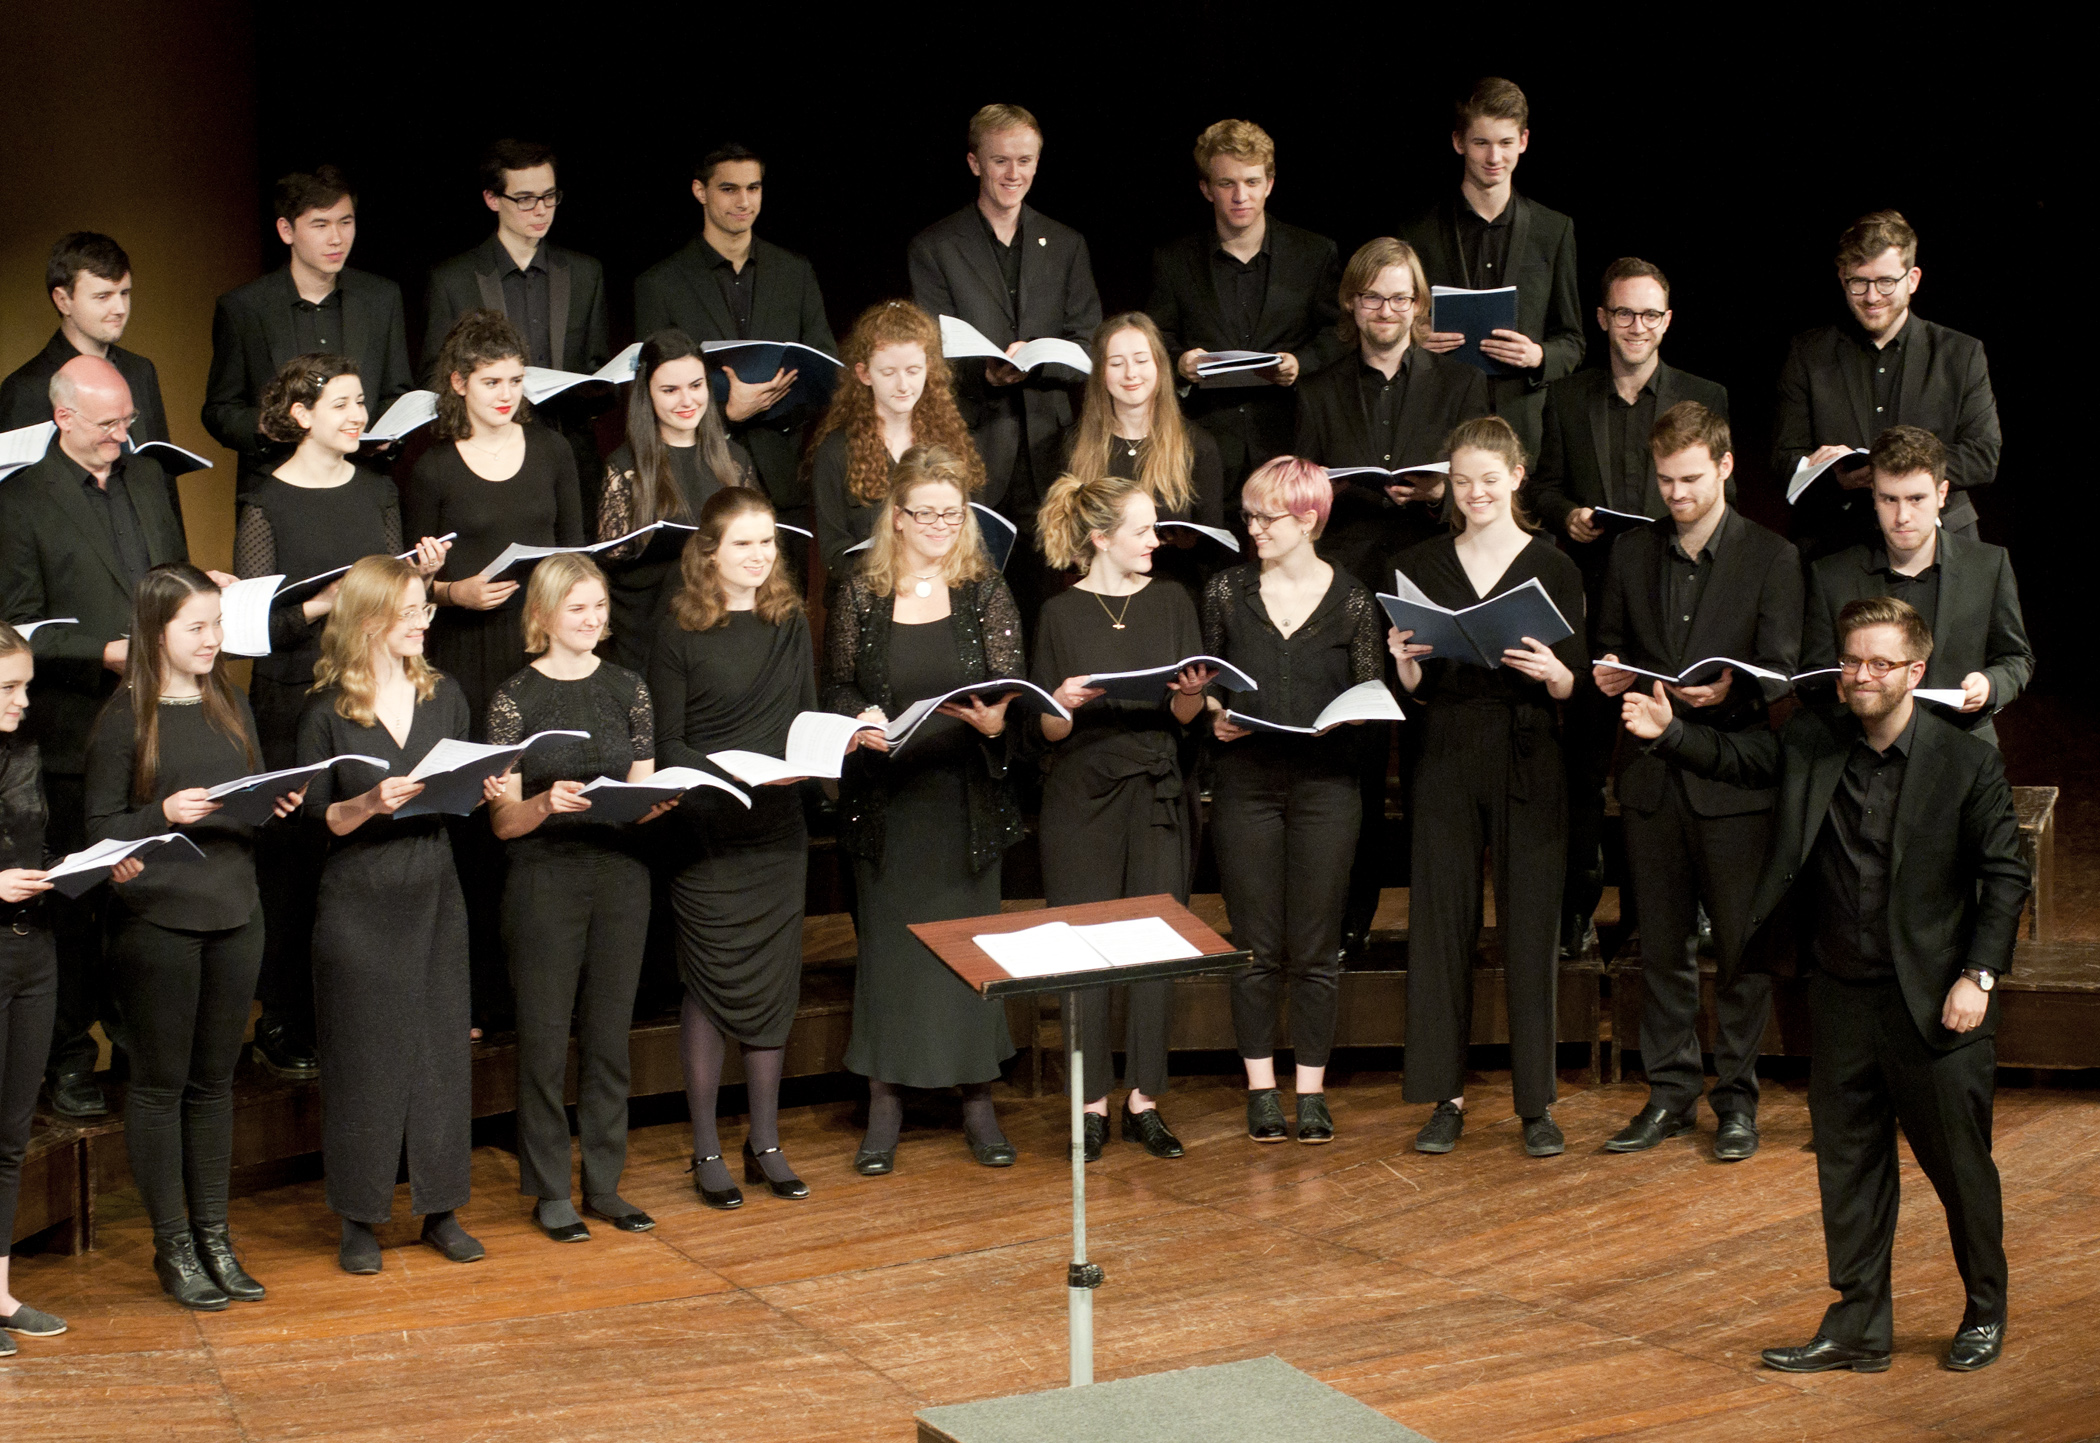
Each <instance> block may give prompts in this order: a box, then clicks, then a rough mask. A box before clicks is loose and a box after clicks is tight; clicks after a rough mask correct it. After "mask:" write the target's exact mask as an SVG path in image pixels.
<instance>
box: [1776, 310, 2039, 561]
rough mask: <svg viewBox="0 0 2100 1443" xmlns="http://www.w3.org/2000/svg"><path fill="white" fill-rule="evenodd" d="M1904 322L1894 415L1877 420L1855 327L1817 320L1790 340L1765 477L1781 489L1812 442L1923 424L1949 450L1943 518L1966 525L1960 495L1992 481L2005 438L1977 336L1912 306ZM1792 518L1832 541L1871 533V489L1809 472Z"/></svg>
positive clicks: (1846, 442)
mask: <svg viewBox="0 0 2100 1443" xmlns="http://www.w3.org/2000/svg"><path fill="white" fill-rule="evenodd" d="M1903 324H1904V329H1905V330H1908V331H1911V332H1912V335H1911V337H1910V339H1909V341H1908V342H1906V353H1905V356H1904V361H1903V375H1902V378H1901V379H1902V386H1901V389H1900V390H1898V392H1897V393H1896V405H1895V413H1894V414H1893V415H1885V416H1877V415H1876V414H1875V413H1874V391H1873V386H1872V377H1871V376H1870V375H1869V374H1868V370H1867V360H1866V357H1865V353H1864V352H1863V351H1862V350H1861V349H1860V346H1859V343H1858V342H1857V340H1855V339H1854V338H1855V337H1856V336H1857V335H1858V334H1859V333H1858V331H1857V329H1856V328H1855V327H1854V326H1852V325H1851V324H1850V323H1847V324H1844V325H1836V326H1824V327H1822V328H1821V329H1820V330H1814V331H1804V332H1802V333H1801V334H1800V335H1798V336H1796V337H1794V343H1793V345H1792V346H1790V347H1789V348H1788V350H1787V354H1786V365H1785V366H1783V367H1782V368H1781V369H1780V372H1779V401H1778V406H1777V409H1776V411H1775V413H1774V415H1773V417H1772V476H1773V479H1774V480H1776V481H1778V482H1779V483H1780V484H1781V485H1784V484H1785V483H1786V480H1787V478H1789V477H1791V476H1792V475H1793V474H1794V466H1795V464H1796V463H1797V462H1799V461H1800V459H1801V458H1802V457H1804V456H1806V455H1808V454H1809V453H1810V452H1811V451H1813V450H1815V449H1816V448H1817V447H1818V446H1871V445H1873V444H1874V438H1875V437H1876V436H1879V435H1880V434H1881V433H1882V432H1883V431H1885V430H1887V429H1888V428H1889V427H1891V426H1922V427H1924V428H1925V429H1926V430H1928V431H1930V432H1932V434H1933V435H1935V436H1937V437H1939V438H1940V442H1941V444H1942V445H1944V446H1945V447H1946V448H1947V480H1948V481H1949V482H1950V483H1951V490H1950V493H1949V495H1948V498H1947V509H1946V511H1945V512H1944V513H1943V515H1942V517H1941V520H1942V522H1943V524H1945V525H1946V526H1948V527H1949V528H1951V529H1955V530H1961V531H1973V530H1974V529H1975V526H1976V507H1975V504H1974V503H1973V502H1971V501H1970V499H1969V497H1968V496H1967V494H1966V493H1967V492H1969V491H1971V490H1974V489H1975V488H1977V487H1979V486H1988V485H1990V484H1991V482H1992V481H1993V480H1995V479H1997V475H1998V452H1999V450H2000V449H2001V448H2002V446H2003V444H2004V443H2003V438H2002V437H2001V436H2000V434H1999V431H1998V401H1997V398H1996V397H1995V396H1993V395H1992V394H1991V368H1990V363H1989V362H1988V361H1987V360H1986V359H1985V358H1984V354H1983V342H1981V341H1979V340H1977V339H1976V338H1975V337H1974V336H1965V335H1963V334H1962V333H1961V332H1960V331H1956V330H1950V329H1949V328H1947V327H1946V326H1942V325H1938V324H1936V323H1934V322H1932V321H1928V320H1926V319H1925V318H1924V317H1923V316H1921V315H1919V314H1917V312H1915V311H1913V312H1912V313H1911V317H1910V319H1909V320H1907V321H1905V322H1904V323H1903ZM1797 514H1798V515H1800V516H1801V517H1802V518H1803V524H1804V525H1805V526H1806V527H1807V528H1808V529H1810V530H1812V531H1815V532H1816V533H1818V534H1827V535H1830V536H1832V537H1834V538H1841V540H1840V544H1843V543H1844V542H1859V541H1870V540H1872V539H1873V536H1874V529H1875V522H1874V500H1873V494H1872V493H1871V492H1869V491H1867V490H1865V489H1860V490H1856V491H1845V490H1843V489H1842V488H1841V487H1839V486H1838V485H1837V482H1836V479H1835V478H1834V477H1831V476H1827V475H1826V476H1822V477H1819V478H1817V480H1816V482H1815V484H1814V485H1813V486H1811V487H1810V488H1809V490H1808V492H1807V493H1806V494H1804V495H1803V496H1802V498H1801V502H1800V505H1799V507H1798V508H1797ZM1797 534H1798V531H1797Z"/></svg>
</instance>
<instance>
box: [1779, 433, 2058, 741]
mask: <svg viewBox="0 0 2100 1443" xmlns="http://www.w3.org/2000/svg"><path fill="white" fill-rule="evenodd" d="M1951 461H1952V457H1951V456H1950V454H1949V452H1948V448H1947V447H1946V446H1944V445H1942V444H1941V442H1940V440H1939V438H1938V437H1937V436H1934V435H1933V434H1932V432H1930V431H1927V430H1924V429H1922V428H1921V427H1917V426H1891V427H1890V428H1889V429H1888V430H1886V431H1884V432H1882V433H1881V434H1880V435H1879V436H1877V437H1876V438H1875V439H1874V446H1873V450H1872V452H1871V454H1870V455H1869V457H1868V464H1867V468H1866V469H1867V476H1868V481H1869V486H1870V488H1871V489H1870V490H1869V492H1868V494H1869V495H1870V496H1871V497H1872V498H1873V501H1874V512H1875V517H1876V519H1877V520H1878V522H1879V523H1880V532H1881V539H1880V540H1879V541H1878V542H1876V543H1875V544H1873V545H1869V546H1851V547H1847V548H1846V549H1845V550H1843V551H1840V552H1838V553H1837V554H1836V555H1835V556H1826V557H1824V558H1823V559H1822V560H1821V561H1818V562H1816V563H1815V564H1814V565H1813V566H1811V567H1810V568H1809V574H1808V616H1807V620H1806V622H1805V623H1804V626H1803V632H1802V644H1801V666H1802V669H1803V670H1804V671H1815V670H1820V669H1822V668H1824V667H1832V666H1836V665H1837V664H1838V656H1837V642H1838V636H1839V632H1838V626H1837V618H1838V616H1839V614H1840V613H1841V612H1843V611H1844V609H1845V607H1846V606H1847V605H1849V604H1850V603H1852V602H1854V601H1860V600H1864V599H1866V598H1868V597H1874V596H1894V597H1897V598H1899V599H1901V600H1903V601H1906V602H1908V603H1909V604H1910V605H1911V606H1912V607H1913V608H1915V609H1916V610H1917V612H1918V614H1919V615H1920V616H1922V617H1924V618H1925V627H1926V630H1928V631H1930V632H1931V633H1932V658H1931V660H1930V662H1929V663H1928V664H1927V665H1926V668H1925V682H1924V684H1925V686H1927V687H1928V688H1946V689H1948V690H1950V691H1952V690H1959V691H1960V692H1961V694H1962V697H1961V708H1960V710H1959V711H1948V710H1940V711H1939V713H1938V714H1939V715H1940V716H1942V717H1945V718H1946V719H1947V720H1948V721H1951V722H1953V723H1954V724H1955V725H1956V726H1958V727H1960V728H1961V729H1962V730H1963V731H1966V732H1970V733H1973V734H1974V735H1976V736H1979V737H1981V738H1983V740H1985V741H1987V742H1989V743H1991V745H1993V746H1996V745H1997V744H1998V731H1997V728H1996V727H1995V726H1994V725H1993V724H1992V721H1991V718H1992V717H1994V716H1995V715H1997V713H1998V712H1999V711H2001V710H2002V709H2003V708H2005V707H2006V706H2007V705H2009V704H2010V703H2011V702H2012V700H2013V698H2015V697H2017V696H2018V695H2019V694H2020V692H2021V690H2022V689H2023V688H2025V687H2026V685H2027V683H2028V681H2029V680H2030V679H2031V678H2032V677H2033V676H2034V649H2033V648H2032V647H2030V646H2029V645H2028V644H2027V624H2026V622H2025V621H2024V620H2023V619H2022V617H2021V615H2020V588H2019V584H2018V582H2016V581H2015V580H2014V579H2013V569H2012V558H2011V557H2010V556H2009V555H2007V553H2006V551H2005V548H2003V547H2001V546H1992V545H1990V544H1989V543H1988V542H1983V541H1978V540H1976V539H1975V538H1974V536H1972V535H1964V534H1962V533H1961V532H1959V531H1956V530H1953V529H1951V528H1949V527H1948V526H1947V525H1946V523H1945V516H1946V510H1945V508H1946V506H1947V504H1948V501H1947V496H1948V491H1949V489H1950V488H1949V483H1948V474H1947V472H1948V467H1949V465H1950V464H1951Z"/></svg>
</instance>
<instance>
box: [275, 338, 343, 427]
mask: <svg viewBox="0 0 2100 1443" xmlns="http://www.w3.org/2000/svg"><path fill="white" fill-rule="evenodd" d="M357 374H358V370H357V362H355V361H353V360H351V359H350V358H349V357H348V356H338V355H336V354H334V353H333V352H330V351H315V352H314V353H313V354H312V355H307V356H294V357H292V359H291V360H289V361H286V362H285V363H284V365H283V366H281V367H280V368H279V369H278V372H277V374H276V375H274V376H272V377H271V378H270V384H269V385H267V386H265V387H264V388H263V394H262V416H261V418H260V419H259V420H258V421H257V422H256V429H257V430H259V431H261V432H262V433H263V434H264V435H265V436H268V437H269V438H270V439H271V440H272V441H293V442H297V441H303V440H305V439H306V428H305V427H304V426H302V425H300V424H299V423H298V421H296V420H295V419H293V417H292V407H294V406H304V407H306V409H307V410H309V411H311V410H312V409H313V408H314V407H316V406H318V405H320V404H321V393H322V392H323V391H325V390H327V389H328V383H329V382H330V381H333V380H335V379H336V378H337V377H339V376H355V375H357Z"/></svg>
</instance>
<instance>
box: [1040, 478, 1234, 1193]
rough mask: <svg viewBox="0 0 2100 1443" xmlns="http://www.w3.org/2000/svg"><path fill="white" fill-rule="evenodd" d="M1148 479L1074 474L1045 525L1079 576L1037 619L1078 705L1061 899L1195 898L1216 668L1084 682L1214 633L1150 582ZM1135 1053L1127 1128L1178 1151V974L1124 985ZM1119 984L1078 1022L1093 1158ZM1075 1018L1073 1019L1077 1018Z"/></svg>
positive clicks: (1043, 649) (1101, 990)
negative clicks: (1141, 686) (1109, 690)
mask: <svg viewBox="0 0 2100 1443" xmlns="http://www.w3.org/2000/svg"><path fill="white" fill-rule="evenodd" d="M1156 519H1157V513H1156V512H1155V511H1154V509H1153V505H1152V498H1151V496H1150V495H1148V494H1147V493H1146V490H1145V488H1144V487H1143V485H1141V484H1140V483H1138V482H1136V481H1131V480H1127V479H1125V478H1123V477H1119V476H1103V477H1099V478H1096V479H1094V480H1082V479H1080V478H1079V477H1077V476H1066V477H1063V478H1061V479H1060V480H1059V481H1058V482H1057V484H1056V485H1054V486H1052V487H1051V488H1050V495H1049V496H1048V497H1047V498H1046V499H1045V500H1044V502H1043V509H1042V513H1041V515H1040V516H1039V517H1038V519H1037V523H1036V525H1037V532H1038V534H1039V535H1040V536H1041V537H1042V539H1043V552H1044V555H1045V557H1046V558H1047V559H1048V561H1049V563H1050V564H1051V565H1052V566H1054V567H1056V568H1057V569H1058V570H1060V571H1063V570H1066V569H1068V568H1072V567H1077V568H1078V570H1079V571H1080V573H1081V575H1080V579H1079V581H1078V582H1077V583H1076V584H1075V585H1073V586H1072V587H1071V588H1070V589H1069V590H1066V591H1063V592H1060V593H1059V594H1058V595H1056V596H1054V597H1052V598H1051V599H1050V600H1049V601H1047V602H1046V603H1044V605H1043V611H1042V616H1041V619H1040V620H1039V621H1038V623H1037V627H1036V645H1035V677H1034V680H1035V683H1036V685H1038V686H1040V687H1042V688H1043V690H1045V691H1047V692H1050V693H1051V694H1052V695H1054V696H1055V697H1056V698H1057V699H1058V701H1059V702H1060V703H1062V704H1063V705H1064V707H1065V709H1066V710H1068V711H1070V712H1071V713H1072V718H1071V720H1069V721H1066V720H1060V719H1059V718H1057V717H1053V716H1049V715H1047V714H1046V715H1044V716H1043V717H1041V718H1040V721H1041V726H1042V733H1043V738H1044V740H1045V741H1047V742H1049V743H1050V769H1049V775H1048V777H1047V778H1046V779H1045V780H1044V783H1043V811H1042V825H1041V828H1040V831H1041V834H1042V837H1043V889H1044V893H1043V894H1044V896H1045V897H1046V898H1047V899H1048V900H1049V903H1050V905H1051V906H1053V907H1065V906H1070V905H1072V904H1073V903H1077V902H1107V901H1113V900H1115V899H1116V898H1119V897H1149V896H1153V895H1155V894H1157V893H1160V892H1166V893H1170V894H1172V895H1173V897H1174V898H1175V899H1176V900H1178V901H1180V902H1183V903H1186V902H1187V901H1188V898H1189V878H1190V874H1191V872H1192V871H1193V870H1194V866H1195V841H1196V793H1195V788H1194V787H1193V786H1191V785H1187V784H1186V782H1185V770H1186V764H1187V762H1189V761H1191V760H1193V758H1192V757H1191V756H1190V755H1189V753H1190V751H1191V750H1192V748H1191V747H1190V745H1189V743H1190V742H1191V740H1192V736H1191V733H1190V724H1191V723H1192V722H1194V721H1195V719H1196V717H1197V715H1198V714H1199V713H1200V712H1202V710H1203V693H1204V689H1205V688H1206V687H1208V686H1209V685H1210V683H1211V680H1212V678H1213V677H1214V676H1215V675H1216V673H1215V672H1214V671H1213V670H1212V669H1210V668H1209V667H1201V666H1196V667H1189V668H1186V669H1185V670H1183V671H1182V672H1181V674H1180V675H1179V676H1177V677H1175V678H1174V679H1173V681H1172V682H1171V683H1169V682H1165V681H1162V682H1161V683H1160V689H1159V697H1158V699H1157V700H1155V701H1149V702H1134V701H1120V700H1114V699H1107V700H1104V699H1103V698H1102V693H1101V691H1100V690H1099V689H1098V688H1094V687H1089V686H1087V685H1086V684H1085V683H1086V680H1087V678H1088V677H1090V676H1093V675H1095V674H1097V673H1100V672H1112V671H1138V670H1142V669H1144V668H1147V667H1154V666H1166V665H1169V664H1171V663H1173V662H1177V661H1180V660H1182V659H1183V658H1185V657H1191V656H1194V655H1196V654H1197V653H1198V652H1199V651H1201V650H1202V645H1203V632H1202V628H1201V626H1200V625H1199V624H1198V623H1197V620H1196V608H1195V605H1194V603H1192V602H1191V601H1190V600H1189V596H1188V593H1187V592H1186V591H1183V590H1182V589H1181V588H1180V587H1179V586H1177V585H1175V584H1174V583H1173V582H1171V581H1159V580H1155V579H1154V578H1153V577H1152V576H1151V574H1150V573H1151V570H1152V556H1153V552H1154V551H1155V550H1156V549H1157V548H1158V546H1159V533H1158V532H1157V531H1156V530H1154V529H1153V523H1154V521H1155V520H1156ZM1124 990H1127V992H1128V993H1129V997H1128V1008H1129V1019H1128V1024H1127V1029H1126V1033H1125V1037H1124V1052H1125V1054H1126V1056H1127V1058H1128V1066H1129V1072H1130V1094H1129V1096H1128V1098H1127V1099H1126V1100H1125V1105H1124V1108H1123V1136H1124V1137H1125V1138H1132V1139H1136V1140H1137V1141H1139V1142H1142V1143H1143V1144H1144V1145H1145V1149H1146V1151H1148V1152H1150V1153H1151V1154H1152V1155H1153V1156H1154V1157H1180V1156H1181V1143H1180V1142H1179V1141H1178V1140H1177V1139H1176V1138H1175V1136H1174V1134H1173V1132H1172V1131H1170V1130H1169V1129H1168V1127H1167V1124H1166V1122H1165V1120H1164V1119H1162V1118H1161V1117H1160V1115H1159V1108H1158V1106H1157V1101H1158V1098H1159V1095H1160V1094H1161V1093H1162V1092H1164V1091H1166V1087H1167V1031H1168V1023H1169V1020H1170V1017H1171V1010H1172V997H1173V983H1171V982H1139V983H1135V984H1133V985H1132V986H1130V987H1129V988H1127V989H1124ZM1109 1002H1110V993H1109V989H1107V988H1105V987H1096V988H1090V989H1088V990H1087V991H1085V992H1082V993H1081V994H1080V1012H1079V1017H1078V1019H1077V1025H1078V1027H1079V1031H1080V1037H1081V1039H1082V1042H1083V1049H1082V1050H1083V1052H1084V1055H1085V1057H1086V1074H1087V1075H1086V1095H1087V1103H1086V1157H1087V1161H1089V1162H1093V1161H1095V1160H1096V1159H1098V1158H1099V1157H1100V1156H1101V1148H1102V1145H1103V1144H1104V1143H1106V1142H1107V1141H1108V1137H1109V1130H1108V1090H1109V1088H1110V1086H1111V1085H1112V1084H1113V1083H1114V1081H1115V1066H1114V1059H1113V1058H1112V1057H1111V1055H1110V1053H1111V1051H1112V1041H1111V1038H1110V1034H1109V1016H1108V1013H1109ZM1073 1022H1074V1019H1071V1018H1067V1019H1066V1025H1067V1026H1071V1025H1073Z"/></svg>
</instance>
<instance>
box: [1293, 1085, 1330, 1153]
mask: <svg viewBox="0 0 2100 1443" xmlns="http://www.w3.org/2000/svg"><path fill="white" fill-rule="evenodd" d="M1298 1141H1300V1142H1303V1143H1322V1142H1333V1141H1334V1115H1333V1114H1332V1113H1330V1112H1328V1110H1327V1094H1326V1093H1324V1092H1305V1093H1300V1094H1299V1095H1298Z"/></svg>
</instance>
